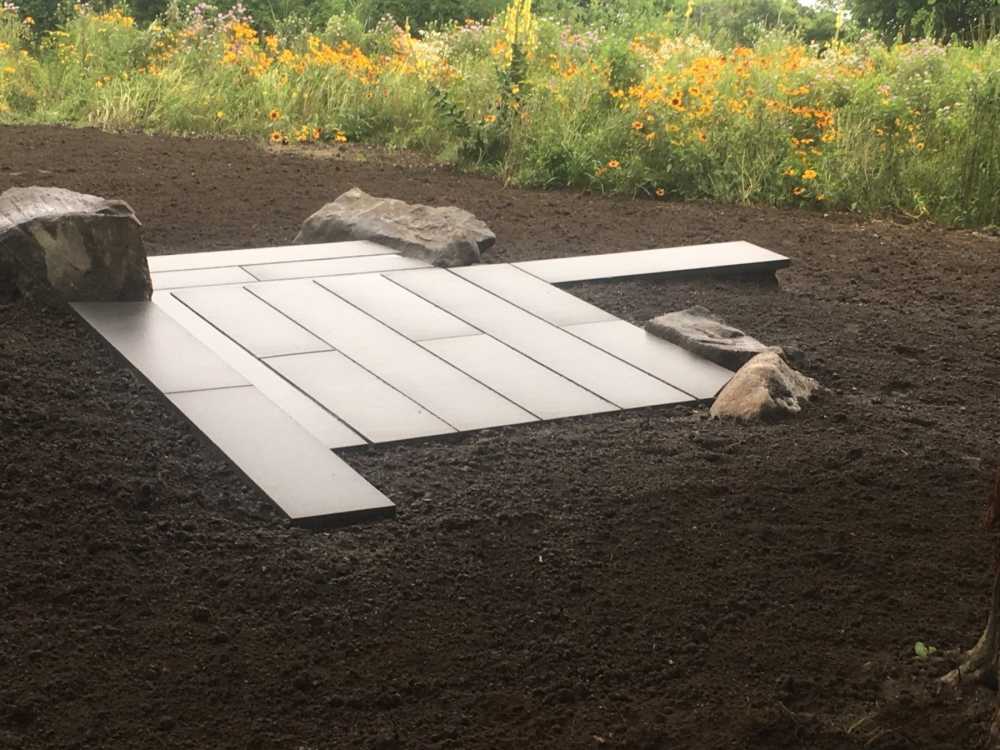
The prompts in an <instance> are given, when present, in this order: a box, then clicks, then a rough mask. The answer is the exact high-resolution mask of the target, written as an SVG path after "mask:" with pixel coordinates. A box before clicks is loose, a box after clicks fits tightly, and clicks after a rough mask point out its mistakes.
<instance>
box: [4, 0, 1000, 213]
mask: <svg viewBox="0 0 1000 750" xmlns="http://www.w3.org/2000/svg"><path fill="white" fill-rule="evenodd" d="M2 7H4V8H5V10H3V11H0V121H7V122H31V123H51V122H63V123H81V124H83V123H85V124H91V125H97V126H100V127H106V128H143V129H147V130H153V131H161V132H175V133H202V134H212V133H216V134H233V135H241V136H251V137H260V138H268V139H270V140H271V141H273V142H274V143H276V144H280V143H286V142H296V141H299V142H303V143H311V142H316V141H326V140H340V141H343V140H357V141H365V142H369V143H377V144H384V145H387V146H391V147H401V148H414V149H420V150H422V151H425V152H427V153H431V154H433V155H436V156H440V157H442V158H446V159H450V160H453V161H458V162H461V163H463V164H464V165H465V166H469V167H473V168H477V169H483V170H487V171H492V172H495V173H497V174H499V175H501V176H503V177H504V178H505V179H507V180H509V181H510V182H512V183H514V184H519V185H534V186H546V187H562V186H570V187H577V188H587V189H591V190H596V191H608V192H625V193H630V194H639V195H647V196H650V197H653V198H660V199H690V198H708V199H714V200H720V201H727V202H738V203H762V204H770V205H779V206H780V205H806V206H816V207H831V208H841V209H849V210H855V211H862V212H869V213H870V212H880V211H902V212H906V213H908V214H911V215H914V216H926V217H930V218H932V219H934V220H937V221H940V222H943V223H947V224H954V225H962V226H990V225H992V226H996V225H998V224H1000V204H998V201H1000V198H998V196H1000V41H998V40H997V39H993V40H992V41H986V42H983V43H979V44H976V45H974V46H962V45H957V44H954V45H944V44H938V43H935V42H931V41H920V42H915V43H912V44H898V43H897V44H893V45H886V44H884V43H882V42H880V41H878V40H876V39H875V38H874V37H860V38H858V39H857V40H855V41H853V42H851V43H841V42H835V43H833V44H831V45H827V46H825V47H820V46H817V45H806V44H803V43H802V42H801V41H799V40H798V39H797V38H796V37H795V36H793V35H791V34H790V33H788V32H784V31H781V30H771V31H768V32H764V33H762V34H761V36H760V37H759V38H758V40H757V42H756V44H755V45H754V47H753V48H749V47H734V46H732V45H731V44H725V43H722V42H714V43H713V42H712V41H710V40H708V39H706V38H704V37H702V36H697V35H695V34H693V33H691V28H689V26H688V22H689V19H687V18H684V17H683V16H677V15H674V14H665V15H660V16H657V15H649V16H647V17H646V20H645V22H644V23H643V24H642V26H641V27H640V26H638V25H637V24H634V23H630V24H629V25H628V27H629V28H630V29H631V30H630V31H629V33H625V31H624V29H625V28H626V27H624V26H622V27H615V26H602V27H596V28H590V29H586V28H582V27H578V26H573V25H571V24H569V23H567V22H564V21H562V20H556V19H552V18H538V17H533V16H532V14H531V13H530V3H525V0H519V1H518V2H516V3H514V4H513V5H512V7H511V9H509V10H508V11H507V13H506V14H503V15H501V16H499V17H497V18H496V19H495V20H494V21H492V22H489V23H483V24H481V23H476V22H471V21H470V22H466V23H465V24H453V25H450V26H446V27H443V28H439V29H437V30H433V31H430V32H426V33H423V34H420V35H418V36H413V35H411V34H410V33H408V32H407V31H406V30H404V29H401V28H399V27H398V26H397V25H396V24H395V23H394V22H392V21H391V20H390V19H387V20H384V21H382V22H381V23H379V24H378V25H377V26H375V27H374V28H370V29H365V28H364V27H363V26H362V25H361V24H359V23H357V22H356V21H355V20H354V19H352V18H351V17H349V16H334V17H333V18H331V19H330V21H329V23H328V24H327V25H326V26H325V28H323V29H318V30H315V31H308V30H306V31H303V30H301V29H297V30H296V29H292V28H291V26H290V27H289V28H288V29H286V30H285V31H279V32H278V33H276V34H274V35H261V34H259V33H258V32H257V31H256V30H255V28H254V26H253V24H252V21H251V19H249V18H246V17H244V16H241V15H240V14H239V13H228V14H225V15H215V16H206V15H203V14H202V13H201V12H200V11H195V12H194V13H192V14H189V15H187V16H184V17H173V18H172V19H165V20H162V21H160V22H157V23H154V24H152V25H150V26H149V27H147V28H139V27H138V26H137V25H136V24H135V23H134V22H133V20H132V19H131V18H130V17H129V16H128V15H127V14H125V13H124V12H122V11H110V12H97V11H94V10H90V9H88V8H87V7H82V6H81V7H79V8H78V9H77V11H76V13H75V14H74V15H72V16H71V17H70V18H69V20H68V21H67V22H66V23H65V24H64V25H63V26H62V27H61V28H60V29H58V30H57V31H54V32H51V33H49V34H46V35H43V36H42V37H41V38H36V39H34V40H32V39H31V38H30V37H31V36H32V35H31V33H30V32H31V28H30V24H26V23H25V22H24V19H23V18H22V17H21V16H20V15H19V14H18V13H17V12H16V11H15V10H13V9H12V6H10V5H9V3H8V4H7V5H5V6H2ZM515 13H519V14H521V15H520V16H519V17H518V18H514V17H513V16H512V14H515ZM512 29H515V30H516V31H515V32H512ZM512 34H513V36H512Z"/></svg>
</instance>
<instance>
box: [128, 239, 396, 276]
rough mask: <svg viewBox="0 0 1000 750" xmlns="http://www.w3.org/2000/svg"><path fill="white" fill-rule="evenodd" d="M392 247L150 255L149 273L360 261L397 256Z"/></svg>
mask: <svg viewBox="0 0 1000 750" xmlns="http://www.w3.org/2000/svg"><path fill="white" fill-rule="evenodd" d="M395 253H396V251H395V250H393V249H392V248H391V247H385V246H384V245H376V244H375V243H374V242H321V243H317V244H315V245H285V246H282V247H251V248H246V249H243V250H214V251H210V252H203V253H179V254H177V255H151V256H149V258H148V262H149V270H150V271H153V272H157V271H190V270H196V269H199V268H224V267H227V266H251V265H254V264H257V263H287V262H291V261H297V260H326V259H329V258H357V257H360V256H363V255H386V254H389V255H394V254H395Z"/></svg>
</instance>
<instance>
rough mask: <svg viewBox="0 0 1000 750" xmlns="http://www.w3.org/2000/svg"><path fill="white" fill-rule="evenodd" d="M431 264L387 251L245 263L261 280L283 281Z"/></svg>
mask: <svg viewBox="0 0 1000 750" xmlns="http://www.w3.org/2000/svg"><path fill="white" fill-rule="evenodd" d="M429 265H430V264H429V263H425V262H424V261H422V260H420V259H419V258H404V257H403V256H402V255H398V254H396V253H388V254H382V255H365V256H360V257H352V258H326V259H323V260H299V261H290V262H288V263H258V264H256V265H253V266H246V268H244V270H245V271H247V272H249V273H251V274H253V275H254V276H255V277H256V278H257V279H258V280H259V281H283V280H285V279H311V278H319V277H322V276H346V275H349V274H359V273H373V272H376V271H398V270H403V269H407V268H427V267H428V266H429Z"/></svg>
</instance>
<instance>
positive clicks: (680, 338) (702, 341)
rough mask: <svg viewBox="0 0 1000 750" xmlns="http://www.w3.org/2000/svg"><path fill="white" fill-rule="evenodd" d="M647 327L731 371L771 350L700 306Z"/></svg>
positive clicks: (657, 319) (661, 317) (677, 313)
mask: <svg viewBox="0 0 1000 750" xmlns="http://www.w3.org/2000/svg"><path fill="white" fill-rule="evenodd" d="M646 330H647V331H649V332H650V333H652V334H654V335H656V336H659V337H660V338H663V339H666V340H667V341H669V342H671V343H673V344H677V346H680V347H681V348H683V349H687V350H688V351H689V352H693V353H695V354H698V355H700V356H702V357H704V358H705V359H710V360H711V361H713V362H715V363H716V364H720V365H722V366H723V367H728V368H729V369H730V370H739V369H740V368H741V367H742V366H743V365H745V364H746V363H747V362H749V361H750V360H751V359H753V358H754V357H756V356H757V355H758V354H761V353H762V352H766V351H769V350H771V347H768V346H766V345H765V344H762V343H761V342H760V341H758V340H757V339H755V338H753V337H752V336H747V335H746V334H745V333H744V332H743V331H741V330H739V329H738V328H733V327H732V326H729V325H726V323H725V321H724V320H723V319H722V318H720V317H719V316H717V315H714V314H713V313H712V312H711V311H709V310H708V309H706V308H704V307H701V306H700V305H696V306H694V307H689V308H688V309H687V310H680V311H678V312H672V313H667V314H666V315H660V316H658V317H655V318H653V319H652V320H650V321H648V322H647V323H646Z"/></svg>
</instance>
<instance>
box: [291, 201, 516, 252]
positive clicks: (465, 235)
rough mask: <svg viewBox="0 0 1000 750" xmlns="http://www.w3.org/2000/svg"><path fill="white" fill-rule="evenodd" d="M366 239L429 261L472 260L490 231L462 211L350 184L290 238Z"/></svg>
mask: <svg viewBox="0 0 1000 750" xmlns="http://www.w3.org/2000/svg"><path fill="white" fill-rule="evenodd" d="M344 240H370V241H372V242H377V243H379V244H381V245H386V246H388V247H391V248H393V249H394V250H398V251H399V252H400V253H402V254H403V255H406V256H409V257H411V258H419V259H420V260H424V261H427V262H428V263H432V264H434V265H435V266H466V265H469V264H472V263H478V262H479V260H480V253H481V252H483V251H484V250H488V249H489V248H490V247H492V246H493V244H494V243H495V242H496V235H495V234H493V232H491V231H490V228H489V227H488V226H486V224H484V223H483V222H482V221H480V220H479V219H477V218H476V217H475V216H473V215H472V214H471V213H469V212H468V211H465V210H463V209H461V208H456V207H455V206H445V207H442V208H435V207H431V206H422V205H418V204H409V203H405V202H404V201H401V200H396V199H395V198H376V197H374V196H371V195H368V194H367V193H366V192H364V191H363V190H361V189H360V188H353V189H351V190H348V191H347V192H346V193H344V194H343V195H341V196H340V197H339V198H337V200H335V201H333V203H327V204H326V205H325V206H323V207H322V208H321V209H320V210H319V211H317V212H316V213H314V214H313V215H312V216H310V217H309V218H308V219H306V221H305V223H304V224H303V225H302V229H301V230H300V231H299V233H298V235H296V237H295V242H296V243H309V242H341V241H344Z"/></svg>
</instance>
